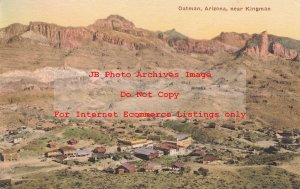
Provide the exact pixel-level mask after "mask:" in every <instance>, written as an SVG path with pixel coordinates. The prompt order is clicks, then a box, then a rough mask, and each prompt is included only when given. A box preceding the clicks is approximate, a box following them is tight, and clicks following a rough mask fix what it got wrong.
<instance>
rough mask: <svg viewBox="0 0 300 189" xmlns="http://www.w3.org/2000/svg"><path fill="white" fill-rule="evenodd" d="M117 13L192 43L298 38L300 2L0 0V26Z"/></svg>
mask: <svg viewBox="0 0 300 189" xmlns="http://www.w3.org/2000/svg"><path fill="white" fill-rule="evenodd" d="M178 6H201V7H205V6H208V7H209V6H218V7H219V6H226V7H245V6H254V7H270V8H271V11H270V12H199V11H179V10H178ZM111 14H118V15H120V16H123V17H125V18H126V19H128V20H130V21H132V22H133V23H134V24H135V25H136V26H137V27H140V28H144V29H148V30H152V31H165V30H169V29H172V28H175V29H176V30H177V31H179V32H181V33H183V34H184V35H187V36H189V37H192V38H195V39H211V38H213V37H215V36H217V35H218V34H219V33H221V32H232V31H234V32H239V33H260V32H262V31H265V30H266V31H268V33H272V34H275V35H279V36H286V37H291V38H294V39H300V0H284V1H283V0H0V28H2V27H6V26H8V25H10V24H12V23H22V24H28V23H29V22H30V21H44V22H49V23H56V24H58V25H63V26H87V25H89V24H92V23H94V21H95V20H96V19H99V18H106V17H107V16H109V15H111Z"/></svg>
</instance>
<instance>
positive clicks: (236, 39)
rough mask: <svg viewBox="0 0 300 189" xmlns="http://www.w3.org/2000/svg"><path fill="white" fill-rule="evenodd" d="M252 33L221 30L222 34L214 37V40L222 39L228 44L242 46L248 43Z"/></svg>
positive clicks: (221, 40)
mask: <svg viewBox="0 0 300 189" xmlns="http://www.w3.org/2000/svg"><path fill="white" fill-rule="evenodd" d="M251 37H252V35H250V34H247V33H236V32H221V33H220V35H218V36H217V37H215V38H213V40H216V41H220V42H222V43H225V44H227V45H231V46H235V47H238V48H242V47H244V46H245V45H246V43H247V41H248V40H249V39H250V38H251Z"/></svg>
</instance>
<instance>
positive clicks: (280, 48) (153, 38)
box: [0, 15, 300, 60]
mask: <svg viewBox="0 0 300 189" xmlns="http://www.w3.org/2000/svg"><path fill="white" fill-rule="evenodd" d="M102 42H105V43H110V44H113V45H118V46H122V47H124V48H128V49H135V50H140V49H144V48H157V47H163V48H165V47H166V48H173V49H175V50H176V51H177V52H183V53H202V54H214V53H216V52H219V51H226V52H239V53H246V54H248V55H251V56H261V57H265V56H268V55H269V54H274V55H275V56H279V57H282V58H285V59H288V60H297V59H299V51H300V41H297V40H293V39H290V38H284V37H278V36H274V35H268V33H267V32H262V33H261V34H253V35H249V34H246V33H242V34H239V33H235V32H229V33H225V32H222V33H221V34H220V35H219V36H217V37H215V38H213V39H212V40H196V39H192V38H189V37H187V36H185V35H183V34H181V33H179V32H177V31H176V30H175V29H172V30H169V31H166V32H158V33H157V32H151V31H148V30H145V29H141V28H137V27H135V25H134V24H133V23H132V22H130V21H128V20H127V19H125V18H123V17H121V16H118V15H111V16H109V17H107V18H106V19H98V20H96V21H95V22H94V23H93V24H91V25H89V26H87V27H64V26H59V25H56V24H49V23H45V22H30V23H29V25H27V26H26V25H22V24H12V25H10V26H8V27H6V28H2V29H0V43H1V44H3V43H4V44H18V45H19V46H24V45H26V44H33V45H39V44H43V45H45V44H46V45H49V46H52V47H54V48H76V47H80V46H82V45H85V44H89V43H102ZM242 47H243V48H242Z"/></svg>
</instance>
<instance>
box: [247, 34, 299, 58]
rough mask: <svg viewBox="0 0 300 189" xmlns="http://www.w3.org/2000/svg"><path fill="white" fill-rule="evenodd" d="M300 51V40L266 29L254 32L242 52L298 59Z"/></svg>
mask: <svg viewBox="0 0 300 189" xmlns="http://www.w3.org/2000/svg"><path fill="white" fill-rule="evenodd" d="M299 51H300V41H298V40H294V39H290V38H287V37H279V36H274V35H269V34H268V33H267V32H266V31H264V32H262V33H261V34H254V35H253V37H252V38H251V39H249V40H248V41H247V43H246V45H245V47H244V48H243V49H242V51H241V52H246V53H247V54H248V55H251V56H252V55H256V56H267V55H269V54H273V55H275V56H279V57H281V58H284V59H287V60H297V59H298V58H297V57H299Z"/></svg>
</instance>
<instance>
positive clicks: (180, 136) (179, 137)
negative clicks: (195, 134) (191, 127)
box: [176, 134, 191, 140]
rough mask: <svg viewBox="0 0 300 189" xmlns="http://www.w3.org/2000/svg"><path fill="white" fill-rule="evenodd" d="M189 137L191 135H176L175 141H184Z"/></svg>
mask: <svg viewBox="0 0 300 189" xmlns="http://www.w3.org/2000/svg"><path fill="white" fill-rule="evenodd" d="M190 136H191V135H189V134H179V135H177V137H176V139H177V140H184V139H186V138H188V137H190Z"/></svg>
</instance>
